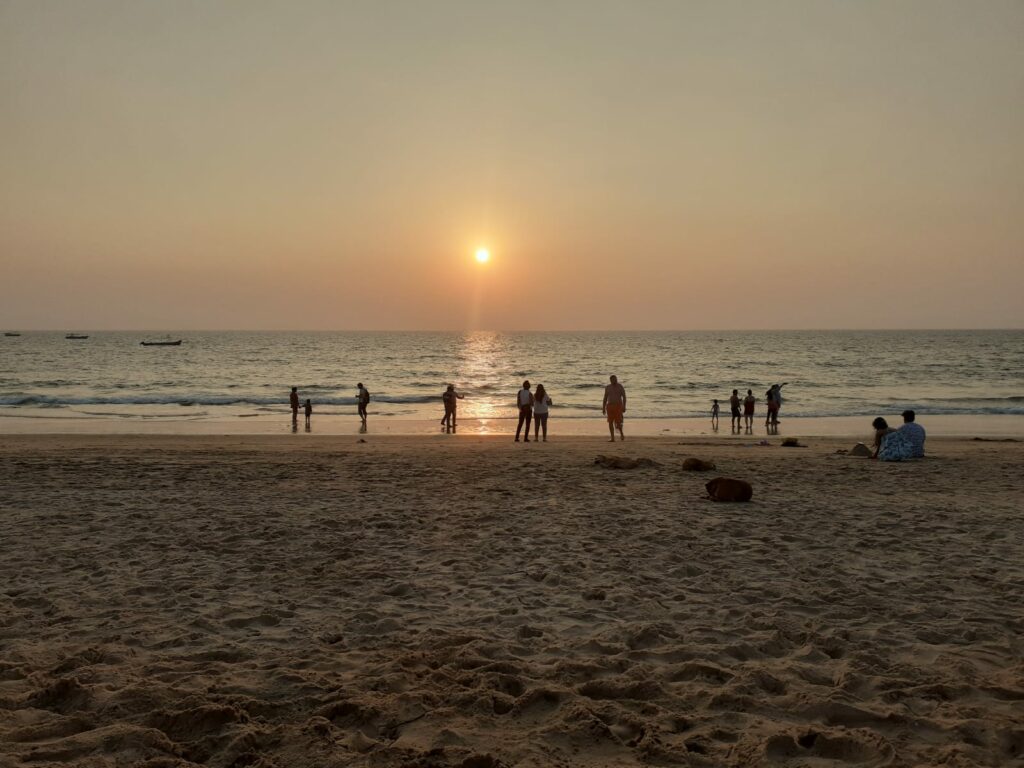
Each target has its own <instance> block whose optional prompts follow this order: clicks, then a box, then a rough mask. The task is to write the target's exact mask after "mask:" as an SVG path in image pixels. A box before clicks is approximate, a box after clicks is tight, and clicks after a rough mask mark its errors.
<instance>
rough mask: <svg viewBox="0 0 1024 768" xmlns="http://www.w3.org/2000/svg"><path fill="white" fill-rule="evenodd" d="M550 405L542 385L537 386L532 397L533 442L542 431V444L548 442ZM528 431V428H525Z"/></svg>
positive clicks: (549, 399)
mask: <svg viewBox="0 0 1024 768" xmlns="http://www.w3.org/2000/svg"><path fill="white" fill-rule="evenodd" d="M550 405H551V398H550V397H548V393H547V391H546V390H545V389H544V385H543V384H538V385H537V391H536V392H535V393H534V395H533V441H534V442H537V440H538V439H539V438H538V437H537V435H538V433H539V432H540V431H541V429H543V431H544V442H545V443H546V442H547V441H548V407H549V406H550ZM527 430H529V427H527Z"/></svg>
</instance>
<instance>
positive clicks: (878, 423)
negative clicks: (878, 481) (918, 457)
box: [871, 416, 914, 461]
mask: <svg viewBox="0 0 1024 768" xmlns="http://www.w3.org/2000/svg"><path fill="white" fill-rule="evenodd" d="M871 426H872V427H874V428H875V443H874V446H875V452H874V453H873V454H872V455H871V458H873V459H878V460H879V461H905V460H907V459H910V458H912V457H913V455H914V446H913V444H911V442H910V440H909V439H908V438H907V436H906V435H905V434H904V433H903V432H900V431H899V430H898V429H893V428H892V427H890V426H889V422H887V421H886V420H885V419H883V418H882V417H881V416H879V417H878V418H877V419H875V420H874V421H873V422H871Z"/></svg>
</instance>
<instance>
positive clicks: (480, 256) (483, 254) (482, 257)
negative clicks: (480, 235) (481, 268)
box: [476, 248, 491, 264]
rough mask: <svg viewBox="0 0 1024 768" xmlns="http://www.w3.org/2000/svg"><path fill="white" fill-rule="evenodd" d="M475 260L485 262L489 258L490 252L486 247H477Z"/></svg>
mask: <svg viewBox="0 0 1024 768" xmlns="http://www.w3.org/2000/svg"><path fill="white" fill-rule="evenodd" d="M476 260H477V261H479V262H480V263H481V264H486V263H487V262H488V261H490V260H491V252H490V251H488V250H487V249H486V248H477V250H476Z"/></svg>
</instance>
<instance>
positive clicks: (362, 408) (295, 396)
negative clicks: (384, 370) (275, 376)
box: [288, 382, 370, 432]
mask: <svg viewBox="0 0 1024 768" xmlns="http://www.w3.org/2000/svg"><path fill="white" fill-rule="evenodd" d="M288 402H289V404H290V405H291V408H292V431H293V432H294V431H296V430H297V429H298V425H299V408H300V407H301V408H302V410H303V413H304V414H305V416H306V431H307V432H309V430H310V425H311V422H312V419H313V401H312V400H310V399H309V398H308V397H307V398H306V402H304V403H302V404H301V405H300V404H299V388H298V387H292V391H291V395H290V396H289V398H288ZM369 404H370V390H368V389H367V388H366V387H364V386H363V382H359V383H358V384H356V406H357V408H358V412H359V419H360V421H361V425H360V427H359V431H360V432H365V431H366V417H367V413H368V412H367V410H366V407H367V406H368V405H369Z"/></svg>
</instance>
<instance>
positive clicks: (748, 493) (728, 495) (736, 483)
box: [704, 477, 754, 501]
mask: <svg viewBox="0 0 1024 768" xmlns="http://www.w3.org/2000/svg"><path fill="white" fill-rule="evenodd" d="M704 487H705V488H706V489H707V491H708V497H709V498H710V499H711V500H712V501H750V499H751V498H753V496H754V488H753V487H752V486H751V485H750V483H748V482H746V481H745V480H734V479H733V478H731V477H716V478H715V479H714V480H712V481H710V482H709V483H708V484H707V485H705V486H704Z"/></svg>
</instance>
